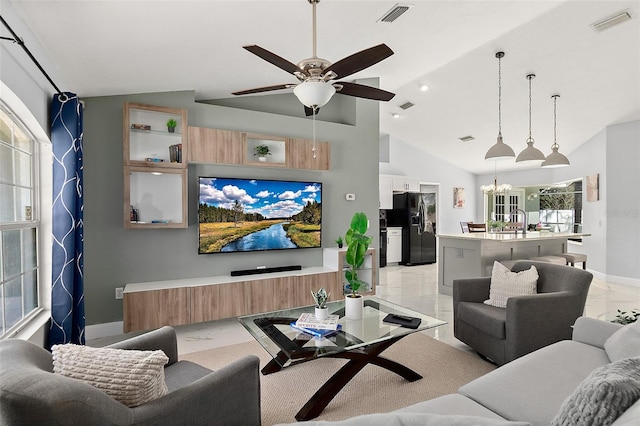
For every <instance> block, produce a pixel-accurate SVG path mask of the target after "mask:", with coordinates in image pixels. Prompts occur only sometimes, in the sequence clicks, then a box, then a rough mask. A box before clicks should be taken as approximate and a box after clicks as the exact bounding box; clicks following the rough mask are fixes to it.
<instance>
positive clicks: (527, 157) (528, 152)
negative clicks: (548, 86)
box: [516, 74, 545, 163]
mask: <svg viewBox="0 0 640 426" xmlns="http://www.w3.org/2000/svg"><path fill="white" fill-rule="evenodd" d="M535 77H536V75H535V74H529V75H527V80H529V137H528V138H527V147H526V148H525V149H524V150H522V152H521V153H520V154H518V157H517V158H516V163H522V162H525V161H526V162H533V161H544V159H545V158H544V154H543V153H542V151H540V150H539V149H538V148H536V147H534V146H533V143H534V140H533V138H532V137H531V80H533V79H534V78H535Z"/></svg>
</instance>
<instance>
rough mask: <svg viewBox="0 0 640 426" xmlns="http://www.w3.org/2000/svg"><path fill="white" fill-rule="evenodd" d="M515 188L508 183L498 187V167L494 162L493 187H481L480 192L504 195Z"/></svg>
mask: <svg viewBox="0 0 640 426" xmlns="http://www.w3.org/2000/svg"><path fill="white" fill-rule="evenodd" d="M511 188H513V187H512V186H511V185H509V184H508V183H502V184H500V185H498V167H497V161H494V162H493V183H492V184H491V185H480V191H482V192H484V193H485V194H493V195H504V194H506V193H507V192H509V191H511Z"/></svg>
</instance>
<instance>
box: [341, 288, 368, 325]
mask: <svg viewBox="0 0 640 426" xmlns="http://www.w3.org/2000/svg"><path fill="white" fill-rule="evenodd" d="M363 310H364V297H362V295H360V294H355V295H354V294H353V293H350V294H347V295H346V296H345V297H344V314H345V316H346V317H347V319H348V320H361V319H362V311H363Z"/></svg>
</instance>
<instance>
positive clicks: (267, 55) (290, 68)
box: [243, 44, 304, 74]
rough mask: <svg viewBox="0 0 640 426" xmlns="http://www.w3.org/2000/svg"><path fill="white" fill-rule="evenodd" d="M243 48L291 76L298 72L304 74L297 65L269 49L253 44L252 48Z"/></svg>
mask: <svg viewBox="0 0 640 426" xmlns="http://www.w3.org/2000/svg"><path fill="white" fill-rule="evenodd" d="M243 48H244V49H246V50H248V51H249V52H251V53H253V54H254V55H256V56H259V57H261V58H262V59H264V60H265V61H267V62H270V63H272V64H273V65H275V66H276V67H278V68H280V69H283V70H285V71H286V72H288V73H290V74H295V73H296V72H302V73H304V72H303V71H302V70H301V69H300V68H299V67H298V66H297V65H296V64H294V63H292V62H289V61H287V60H286V59H284V58H283V57H280V56H278V55H276V54H275V53H272V52H269V51H268V50H267V49H263V48H262V47H260V46H258V45H255V44H253V45H251V46H243Z"/></svg>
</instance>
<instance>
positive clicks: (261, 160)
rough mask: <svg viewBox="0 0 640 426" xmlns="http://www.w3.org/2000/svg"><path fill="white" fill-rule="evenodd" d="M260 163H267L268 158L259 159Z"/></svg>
mask: <svg viewBox="0 0 640 426" xmlns="http://www.w3.org/2000/svg"><path fill="white" fill-rule="evenodd" d="M258 161H260V162H262V163H265V162H266V161H267V157H258Z"/></svg>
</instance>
